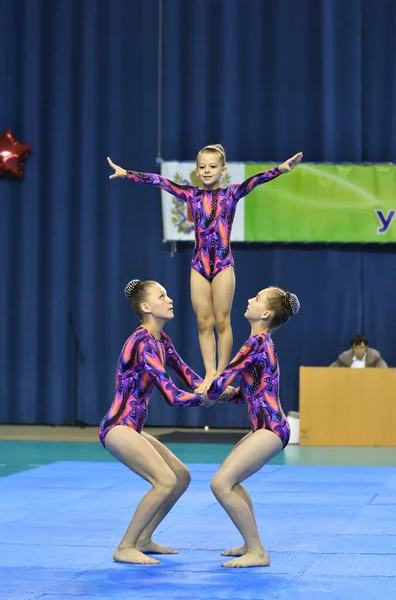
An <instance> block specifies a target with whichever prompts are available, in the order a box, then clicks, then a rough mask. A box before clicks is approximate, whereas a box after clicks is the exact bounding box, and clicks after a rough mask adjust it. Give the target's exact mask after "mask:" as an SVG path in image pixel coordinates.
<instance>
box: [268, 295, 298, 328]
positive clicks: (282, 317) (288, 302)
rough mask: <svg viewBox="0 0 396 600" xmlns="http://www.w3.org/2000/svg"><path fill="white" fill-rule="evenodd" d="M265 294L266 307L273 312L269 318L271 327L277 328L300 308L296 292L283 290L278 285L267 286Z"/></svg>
mask: <svg viewBox="0 0 396 600" xmlns="http://www.w3.org/2000/svg"><path fill="white" fill-rule="evenodd" d="M269 289H270V292H269V293H268V295H267V298H266V300H267V307H268V309H269V310H270V311H271V312H272V313H273V316H272V319H271V329H277V328H278V327H280V326H281V325H284V324H285V323H287V321H288V320H289V319H290V317H293V316H294V315H296V314H297V313H298V311H299V310H300V301H299V299H298V298H297V296H296V294H293V293H292V292H285V290H282V289H281V288H278V287H271V288H269Z"/></svg>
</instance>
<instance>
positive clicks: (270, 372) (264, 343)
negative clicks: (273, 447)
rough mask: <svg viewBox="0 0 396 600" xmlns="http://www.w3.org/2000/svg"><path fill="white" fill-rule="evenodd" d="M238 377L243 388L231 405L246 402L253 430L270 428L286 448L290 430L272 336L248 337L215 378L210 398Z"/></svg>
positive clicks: (261, 334)
mask: <svg viewBox="0 0 396 600" xmlns="http://www.w3.org/2000/svg"><path fill="white" fill-rule="evenodd" d="M237 375H239V377H240V383H241V385H240V388H239V389H238V391H237V394H236V396H234V398H232V399H231V400H230V402H234V403H237V404H238V403H243V402H244V403H245V404H246V408H247V415H248V418H249V421H250V425H251V428H252V430H253V431H256V430H257V429H270V430H271V431H273V432H274V433H276V435H278V436H279V437H280V439H281V441H282V444H283V447H285V446H286V445H287V443H288V441H289V438H290V427H289V424H288V422H287V419H286V416H285V413H284V412H283V410H282V406H281V403H280V399H279V365H278V358H277V355H276V350H275V346H274V343H273V341H272V339H271V336H270V335H268V334H266V333H260V334H259V335H254V336H252V337H251V338H249V339H248V340H247V342H245V344H244V345H243V346H242V348H241V349H240V350H239V352H238V353H237V354H236V356H235V357H234V358H233V360H232V361H231V362H230V364H229V365H228V367H227V368H226V369H224V371H223V372H222V373H221V375H219V377H217V378H216V379H214V381H213V382H212V384H211V386H210V388H209V389H208V397H209V398H217V396H219V395H220V394H222V393H223V391H224V390H225V388H226V387H227V386H228V385H230V384H231V382H232V380H233V379H234V378H235V377H236V376H237Z"/></svg>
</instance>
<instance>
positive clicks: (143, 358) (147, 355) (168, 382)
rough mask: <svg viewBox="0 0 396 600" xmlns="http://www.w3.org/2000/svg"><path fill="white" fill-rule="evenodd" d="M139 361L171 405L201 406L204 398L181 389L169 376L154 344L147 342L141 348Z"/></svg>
mask: <svg viewBox="0 0 396 600" xmlns="http://www.w3.org/2000/svg"><path fill="white" fill-rule="evenodd" d="M139 354H140V356H139V361H140V363H141V364H142V366H144V368H145V370H146V372H147V373H148V374H149V376H150V378H151V380H152V381H153V383H154V385H155V386H156V387H157V388H158V390H159V392H160V394H161V396H162V397H163V398H164V400H165V402H167V403H168V404H170V405H171V406H185V407H187V406H200V404H202V401H203V400H202V398H201V397H200V396H197V395H196V394H191V393H190V392H185V391H184V390H181V389H179V388H178V387H177V386H176V385H175V384H174V383H173V381H172V379H171V378H170V377H169V375H168V373H167V372H166V370H165V367H164V366H163V364H162V362H161V358H160V356H159V354H158V351H157V349H156V347H155V345H154V344H145V345H144V347H143V348H142V349H140V353H139Z"/></svg>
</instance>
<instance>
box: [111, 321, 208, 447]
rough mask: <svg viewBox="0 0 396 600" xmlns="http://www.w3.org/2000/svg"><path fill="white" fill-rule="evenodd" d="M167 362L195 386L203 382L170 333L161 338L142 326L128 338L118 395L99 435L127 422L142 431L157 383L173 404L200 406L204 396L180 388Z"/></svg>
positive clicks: (121, 359) (120, 365) (119, 369)
mask: <svg viewBox="0 0 396 600" xmlns="http://www.w3.org/2000/svg"><path fill="white" fill-rule="evenodd" d="M165 365H166V366H168V367H169V368H171V369H172V370H173V371H174V372H175V373H176V375H177V376H178V377H179V378H180V380H181V381H183V383H185V384H186V385H187V386H188V387H190V388H191V389H194V388H196V387H198V386H199V385H200V384H201V383H202V378H201V377H199V375H197V374H196V373H195V372H194V371H193V370H192V369H190V367H189V366H188V365H187V364H186V363H185V362H184V361H183V359H182V358H181V357H180V356H179V354H178V353H177V352H176V350H175V348H174V346H173V344H172V342H171V340H170V338H169V336H167V335H166V334H165V333H164V332H162V333H161V339H159V340H157V339H156V338H155V337H154V336H152V335H151V333H149V332H148V331H147V329H145V328H144V327H138V329H136V331H134V332H133V334H132V335H131V336H130V337H129V338H128V339H127V341H126V342H125V344H124V346H123V348H122V351H121V354H120V357H119V359H118V363H117V373H116V384H115V397H114V400H113V403H112V405H111V407H110V410H109V411H108V413H107V414H106V415H105V416H104V417H103V419H102V422H101V423H100V425H99V439H100V441H101V443H102V444H103V445H105V436H106V434H107V433H108V432H109V430H110V429H111V428H112V427H115V425H126V426H127V427H132V428H133V429H135V430H136V431H137V432H138V433H140V432H141V431H142V429H143V427H144V424H145V422H146V420H147V416H148V404H149V401H150V397H151V394H152V392H153V389H154V386H156V387H157V388H158V390H159V391H160V393H161V395H162V397H163V398H164V399H165V401H166V402H167V403H168V404H170V405H172V406H186V407H187V406H199V405H200V404H201V403H202V398H201V397H200V396H197V395H196V394H192V393H190V392H185V391H183V390H180V389H179V388H178V387H176V385H175V384H174V383H173V381H172V380H171V379H170V377H169V375H168V373H167V372H166V370H165Z"/></svg>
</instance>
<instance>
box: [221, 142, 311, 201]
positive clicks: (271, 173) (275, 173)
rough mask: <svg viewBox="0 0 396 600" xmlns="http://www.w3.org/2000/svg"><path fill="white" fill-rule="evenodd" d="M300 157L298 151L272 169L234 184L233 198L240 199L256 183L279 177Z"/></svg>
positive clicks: (296, 162) (259, 183)
mask: <svg viewBox="0 0 396 600" xmlns="http://www.w3.org/2000/svg"><path fill="white" fill-rule="evenodd" d="M302 157H303V154H302V152H298V153H297V154H295V155H294V156H292V158H289V159H288V160H286V161H285V162H284V163H282V164H281V165H279V167H274V168H273V169H269V170H268V171H262V172H261V173H256V175H252V176H251V177H249V179H246V181H244V182H243V183H240V184H238V185H235V186H234V198H235V199H236V200H240V199H241V198H243V197H244V196H247V195H248V194H249V193H250V192H251V191H252V190H253V189H254V188H255V187H257V186H258V185H261V184H263V183H267V181H271V180H272V179H275V177H279V175H282V174H283V173H288V172H289V171H291V170H292V169H294V167H296V166H297V165H298V164H299V163H300V162H301V161H302ZM231 187H233V186H231Z"/></svg>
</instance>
